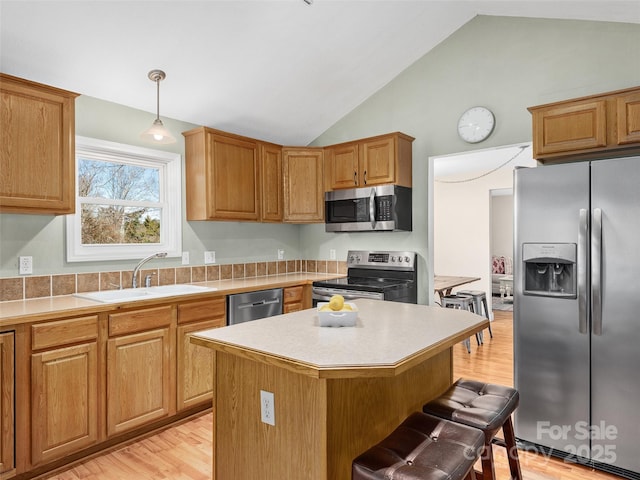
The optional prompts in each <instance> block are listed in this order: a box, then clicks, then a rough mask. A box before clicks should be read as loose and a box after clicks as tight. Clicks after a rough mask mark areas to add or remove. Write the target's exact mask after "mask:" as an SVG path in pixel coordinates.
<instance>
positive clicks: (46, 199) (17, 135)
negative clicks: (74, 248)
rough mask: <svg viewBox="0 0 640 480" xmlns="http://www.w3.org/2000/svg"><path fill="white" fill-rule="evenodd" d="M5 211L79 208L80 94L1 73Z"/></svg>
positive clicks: (0, 167) (0, 202)
mask: <svg viewBox="0 0 640 480" xmlns="http://www.w3.org/2000/svg"><path fill="white" fill-rule="evenodd" d="M0 96H1V98H0V123H1V124H2V141H1V142H0V212H4V213H34V214H69V213H74V211H75V158H74V155H75V97H77V94H76V93H72V92H67V91H65V90H60V89H58V88H53V87H49V86H46V85H42V84H38V83H34V82H30V81H28V80H23V79H20V78H17V77H12V76H10V75H5V74H0Z"/></svg>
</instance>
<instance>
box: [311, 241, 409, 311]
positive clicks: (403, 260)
mask: <svg viewBox="0 0 640 480" xmlns="http://www.w3.org/2000/svg"><path fill="white" fill-rule="evenodd" d="M336 294H340V295H342V296H343V297H344V298H345V299H346V300H353V299H356V298H373V299H376V300H389V301H392V302H404V303H418V262H417V255H416V253H415V252H394V251H380V250H376V251H367V250H349V252H348V254H347V277H345V278H334V279H331V280H322V281H317V282H313V288H312V295H313V305H314V306H316V305H317V303H318V302H327V301H329V299H330V298H331V296H332V295H336Z"/></svg>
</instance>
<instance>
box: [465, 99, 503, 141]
mask: <svg viewBox="0 0 640 480" xmlns="http://www.w3.org/2000/svg"><path fill="white" fill-rule="evenodd" d="M495 124H496V119H495V117H494V116H493V113H492V112H491V110H489V109H488V108H485V107H471V108H470V109H469V110H467V111H466V112H464V113H463V114H462V115H461V116H460V120H458V135H460V138H462V139H463V140H464V141H465V142H469V143H478V142H481V141H483V140H485V139H486V138H487V137H489V135H491V132H493V127H494V126H495Z"/></svg>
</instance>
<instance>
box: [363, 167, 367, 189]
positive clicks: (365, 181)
mask: <svg viewBox="0 0 640 480" xmlns="http://www.w3.org/2000/svg"><path fill="white" fill-rule="evenodd" d="M363 179H364V184H365V185H366V184H367V171H366V170H365V171H364V176H363Z"/></svg>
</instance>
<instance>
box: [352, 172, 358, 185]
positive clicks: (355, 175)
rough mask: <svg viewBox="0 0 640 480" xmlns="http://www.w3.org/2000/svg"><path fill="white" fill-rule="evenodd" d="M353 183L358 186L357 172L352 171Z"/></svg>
mask: <svg viewBox="0 0 640 480" xmlns="http://www.w3.org/2000/svg"><path fill="white" fill-rule="evenodd" d="M353 184H354V185H355V186H356V187H357V186H358V172H353Z"/></svg>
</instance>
